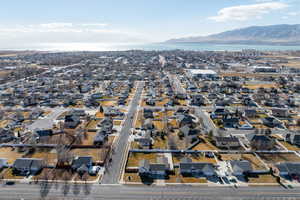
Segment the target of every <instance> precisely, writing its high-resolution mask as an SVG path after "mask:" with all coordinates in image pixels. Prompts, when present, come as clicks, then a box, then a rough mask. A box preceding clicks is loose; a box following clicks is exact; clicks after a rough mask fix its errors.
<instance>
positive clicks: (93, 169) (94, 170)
mask: <svg viewBox="0 0 300 200" xmlns="http://www.w3.org/2000/svg"><path fill="white" fill-rule="evenodd" d="M100 169H101V167H99V166H92V167H90V168H89V174H90V175H92V176H95V175H97V174H98V172H99V171H100Z"/></svg>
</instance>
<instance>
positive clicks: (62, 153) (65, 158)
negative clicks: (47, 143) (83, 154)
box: [56, 144, 73, 166]
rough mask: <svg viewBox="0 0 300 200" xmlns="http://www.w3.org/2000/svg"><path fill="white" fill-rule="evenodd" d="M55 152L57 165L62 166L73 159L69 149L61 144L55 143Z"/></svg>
mask: <svg viewBox="0 0 300 200" xmlns="http://www.w3.org/2000/svg"><path fill="white" fill-rule="evenodd" d="M56 152H57V165H58V166H64V165H65V164H69V163H70V162H71V161H72V160H73V155H72V154H71V152H70V149H69V148H67V147H66V146H65V145H63V144H59V145H57V147H56Z"/></svg>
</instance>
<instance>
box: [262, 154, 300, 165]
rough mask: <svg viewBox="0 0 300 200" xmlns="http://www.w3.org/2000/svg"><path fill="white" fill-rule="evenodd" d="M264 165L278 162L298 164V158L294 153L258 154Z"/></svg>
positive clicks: (299, 158)
mask: <svg viewBox="0 0 300 200" xmlns="http://www.w3.org/2000/svg"><path fill="white" fill-rule="evenodd" d="M258 155H259V157H260V158H261V159H262V160H263V161H264V162H266V163H269V164H274V163H278V162H300V157H299V156H297V155H296V154H294V153H276V154H262V153H259V154H258Z"/></svg>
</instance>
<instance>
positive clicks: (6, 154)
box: [0, 147, 24, 164]
mask: <svg viewBox="0 0 300 200" xmlns="http://www.w3.org/2000/svg"><path fill="white" fill-rule="evenodd" d="M23 155H24V154H23V153H19V152H18V151H17V149H15V150H13V149H12V148H10V147H5V148H0V158H6V159H7V162H8V164H13V163H14V162H15V160H16V159H17V158H22V156H23Z"/></svg>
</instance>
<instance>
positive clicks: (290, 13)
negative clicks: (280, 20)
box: [287, 12, 300, 16]
mask: <svg viewBox="0 0 300 200" xmlns="http://www.w3.org/2000/svg"><path fill="white" fill-rule="evenodd" d="M287 14H288V15H289V16H298V15H300V12H289V13H287Z"/></svg>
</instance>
